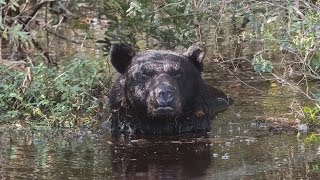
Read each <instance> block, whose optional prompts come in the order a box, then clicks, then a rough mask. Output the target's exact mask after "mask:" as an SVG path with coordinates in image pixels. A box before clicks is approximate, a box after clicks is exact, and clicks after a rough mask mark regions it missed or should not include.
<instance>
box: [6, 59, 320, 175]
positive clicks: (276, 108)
mask: <svg viewBox="0 0 320 180" xmlns="http://www.w3.org/2000/svg"><path fill="white" fill-rule="evenodd" d="M211 64H212V63H211ZM223 72H226V71H225V70H223V69H221V68H219V67H218V65H217V64H213V65H211V66H209V64H208V65H207V69H206V72H205V74H204V77H205V78H206V79H207V81H208V82H209V83H210V84H212V85H214V86H216V87H219V88H221V89H223V90H224V91H225V92H226V93H228V94H229V95H230V96H231V97H232V98H233V99H234V100H235V104H234V105H233V106H232V107H231V108H230V109H228V110H227V111H225V112H224V113H222V114H219V115H218V116H217V117H216V118H215V119H214V120H213V123H212V131H211V132H209V133H208V134H207V135H183V136H174V137H127V136H120V137H112V136H111V134H110V133H108V132H105V131H103V130H91V131H88V130H82V131H75V132H71V130H59V131H58V130H57V131H52V130H45V129H42V130H39V129H38V130H36V129H29V130H17V129H15V130H10V131H8V130H5V129H1V130H0V179H318V177H320V167H319V163H320V146H319V145H311V146H306V145H305V143H304V142H302V141H301V142H300V141H299V140H297V138H296V135H295V134H286V133H282V134H275V133H270V132H269V131H267V129H266V126H265V124H264V123H257V122H259V121H257V120H259V119H264V118H267V117H291V115H290V113H291V111H292V110H291V108H290V107H291V105H292V100H293V99H297V101H298V100H299V98H297V97H296V95H295V93H292V92H290V91H288V90H287V89H286V88H284V87H280V86H279V85H277V84H275V83H271V82H267V81H265V80H263V79H261V78H258V77H259V76H257V75H255V74H254V73H251V75H250V76H247V77H243V79H242V80H243V81H244V82H245V83H246V84H244V83H243V82H240V81H239V80H238V79H236V78H234V77H233V76H232V75H227V74H229V73H225V74H224V73H223ZM249 74H250V73H249ZM255 88H256V89H255Z"/></svg>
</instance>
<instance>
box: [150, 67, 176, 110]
mask: <svg viewBox="0 0 320 180" xmlns="http://www.w3.org/2000/svg"><path fill="white" fill-rule="evenodd" d="M178 89H179V87H178V84H177V82H176V80H175V79H174V78H172V77H171V76H170V75H169V74H167V73H161V74H159V75H157V76H155V77H153V79H152V80H151V88H150V97H149V99H150V103H148V105H149V112H150V113H151V114H152V115H153V116H163V115H165V116H175V115H178V114H179V113H181V103H180V94H179V93H180V92H179V90H178Z"/></svg>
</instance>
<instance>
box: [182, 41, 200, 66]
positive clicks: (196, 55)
mask: <svg viewBox="0 0 320 180" xmlns="http://www.w3.org/2000/svg"><path fill="white" fill-rule="evenodd" d="M183 55H184V56H186V57H187V58H188V60H189V61H190V62H191V63H193V64H194V65H195V66H196V67H197V68H198V69H199V70H200V71H201V72H202V70H203V63H202V62H203V59H204V52H203V51H202V49H201V48H200V47H198V46H191V47H189V49H188V51H187V52H185V53H183Z"/></svg>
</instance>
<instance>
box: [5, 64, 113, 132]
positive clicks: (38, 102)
mask: <svg viewBox="0 0 320 180" xmlns="http://www.w3.org/2000/svg"><path fill="white" fill-rule="evenodd" d="M107 70H108V67H107V65H106V63H105V60H104V59H91V60H86V59H83V58H75V59H73V60H72V63H70V64H69V65H67V66H65V67H62V68H61V70H55V69H53V68H49V67H47V66H45V65H44V64H43V63H40V64H39V65H36V66H34V67H31V68H30V72H31V74H30V73H27V72H23V71H21V70H13V69H9V68H8V67H7V66H3V65H1V66H0V78H1V82H2V83H0V112H1V114H2V116H3V117H6V118H26V117H27V118H28V117H29V118H32V119H39V120H44V121H43V122H45V123H49V125H54V124H55V125H59V126H60V125H63V124H65V122H66V121H67V122H69V124H70V123H71V124H72V125H74V123H75V121H76V120H78V119H80V118H81V117H82V116H86V118H90V117H94V115H95V113H96V111H97V110H98V107H99V102H100V100H99V98H98V96H100V95H101V94H103V93H107V91H108V87H109V83H110V78H109V77H110V76H109V75H110V74H109V72H108V71H107ZM30 76H31V79H29V78H30ZM3 119H4V118H3Z"/></svg>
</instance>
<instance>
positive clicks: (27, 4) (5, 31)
mask: <svg viewBox="0 0 320 180" xmlns="http://www.w3.org/2000/svg"><path fill="white" fill-rule="evenodd" d="M319 7H320V6H319V4H318V1H306V0H286V1H276V0H269V1H254V0H249V1H238V0H230V1H220V0H216V1H215V0H200V1H192V0H181V1H178V0H151V1H148V0H135V1H127V0H123V1H120V0H94V1H85V0H74V1H61V0H37V1H36V0H30V1H21V0H0V10H1V16H0V18H1V19H0V34H1V36H0V115H1V118H0V122H3V123H10V122H14V121H13V120H15V121H16V120H23V121H24V122H27V123H31V124H45V125H49V126H58V127H75V126H92V124H94V123H95V122H96V121H95V119H98V117H104V112H105V111H106V97H105V96H106V95H107V94H108V88H109V86H110V84H111V82H112V75H113V70H112V69H111V68H110V66H109V63H108V61H107V59H108V52H109V49H110V46H111V44H112V43H115V42H126V43H129V44H131V45H133V46H134V47H135V48H136V49H137V50H139V51H143V50H146V49H170V50H177V51H179V50H181V49H184V48H186V47H188V46H190V45H191V44H198V45H200V46H201V47H203V48H204V49H206V50H210V57H209V58H208V61H210V62H215V63H217V64H219V66H222V67H224V68H227V69H228V70H227V71H229V72H230V73H233V74H235V75H236V72H237V71H238V69H239V67H238V65H239V64H241V63H242V62H245V63H248V64H250V68H251V71H253V72H255V73H256V74H259V75H261V77H263V78H265V79H266V80H268V81H270V80H272V81H274V82H277V83H279V84H281V85H283V86H288V87H290V88H291V89H292V91H296V92H299V93H300V94H301V95H302V96H304V97H305V98H306V99H307V100H308V103H306V104H304V105H301V108H300V110H295V112H296V114H297V116H301V118H302V119H303V121H304V122H303V123H306V124H308V125H309V126H310V127H316V126H318V125H319V117H318V116H319V91H318V90H319V89H318V83H317V82H318V80H319V78H320V76H319V70H320V59H319V58H320V51H319V46H320V43H319V41H320V8H319ZM226 23H229V24H231V26H232V28H230V29H229V30H228V31H230V32H228V33H226V30H225V29H224V27H225V26H226ZM64 31H69V32H70V33H68V34H67V35H66V34H64V33H62V32H64ZM98 31H99V32H102V35H101V37H99V38H97V36H95V35H94V34H95V33H94V32H98ZM54 40H57V41H55V42H54ZM244 44H253V46H255V49H254V52H253V53H251V54H249V55H244V54H243V49H244ZM70 46H72V47H76V48H75V49H76V51H74V50H71V49H70V51H74V52H73V53H72V55H69V56H63V55H64V54H63V53H62V52H65V51H68V50H69V47H70ZM59 47H60V49H59ZM226 48H229V49H232V50H231V51H225V49H226ZM96 50H99V51H96ZM89 52H90V53H89ZM92 52H93V53H92ZM230 52H232V53H230ZM248 73H249V72H248ZM235 78H239V79H241V75H236V76H235Z"/></svg>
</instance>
